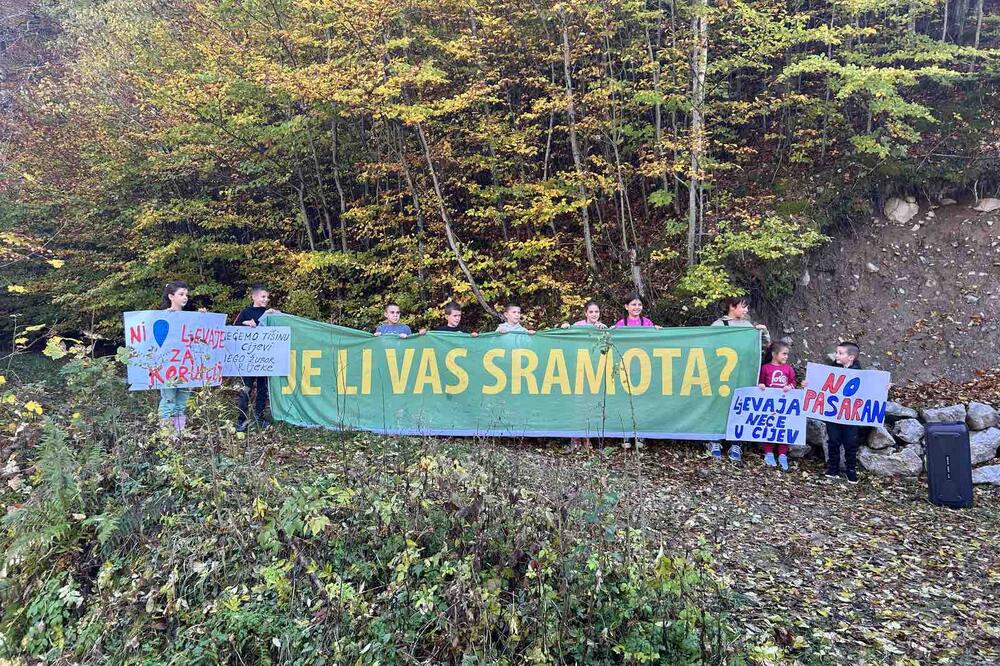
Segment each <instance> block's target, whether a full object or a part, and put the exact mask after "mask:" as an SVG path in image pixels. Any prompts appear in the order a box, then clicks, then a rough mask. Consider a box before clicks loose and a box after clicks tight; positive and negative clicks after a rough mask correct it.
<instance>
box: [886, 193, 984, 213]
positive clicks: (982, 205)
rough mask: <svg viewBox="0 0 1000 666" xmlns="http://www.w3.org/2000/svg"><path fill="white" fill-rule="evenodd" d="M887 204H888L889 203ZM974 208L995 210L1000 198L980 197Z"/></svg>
mask: <svg viewBox="0 0 1000 666" xmlns="http://www.w3.org/2000/svg"><path fill="white" fill-rule="evenodd" d="M890 201H891V199H890ZM886 205H887V206H888V205H889V204H886ZM974 210H978V211H979V212H981V213H992V212H993V211H995V210H1000V199H994V198H993V197H986V198H985V199H980V200H979V203H977V204H976V205H975V208H974Z"/></svg>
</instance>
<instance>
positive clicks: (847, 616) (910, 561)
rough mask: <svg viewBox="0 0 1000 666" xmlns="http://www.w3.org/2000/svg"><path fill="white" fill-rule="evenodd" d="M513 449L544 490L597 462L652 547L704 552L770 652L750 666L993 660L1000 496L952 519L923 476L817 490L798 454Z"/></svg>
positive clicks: (980, 495)
mask: <svg viewBox="0 0 1000 666" xmlns="http://www.w3.org/2000/svg"><path fill="white" fill-rule="evenodd" d="M504 448H507V447H504ZM511 448H515V447H511ZM515 450H516V451H517V455H516V458H517V463H516V464H518V465H522V466H525V468H527V469H532V470H534V471H535V472H537V473H538V474H540V475H544V477H546V478H548V487H551V488H553V489H556V488H566V487H572V485H568V486H567V485H565V484H572V483H573V480H572V478H573V477H574V476H575V475H578V474H581V473H588V472H587V471H586V470H587V469H588V467H587V465H586V463H587V461H588V460H590V461H593V460H594V459H595V458H597V459H599V458H602V457H603V458H605V459H606V463H607V464H608V465H610V469H611V470H612V473H613V474H616V475H621V477H622V478H623V479H624V480H626V481H627V483H626V484H625V486H626V487H628V488H630V490H629V491H628V495H629V501H632V502H636V503H638V504H639V505H640V507H641V510H640V512H639V513H640V515H641V516H642V517H643V518H642V521H641V522H642V523H643V524H644V526H645V528H646V529H647V530H649V531H650V532H652V533H653V536H654V537H655V538H657V539H658V540H661V541H662V542H663V543H664V544H666V545H667V546H668V547H674V548H677V549H681V550H685V549H692V548H696V547H698V544H699V543H702V542H704V543H705V544H707V547H708V548H710V549H711V551H712V553H713V557H714V558H715V560H716V562H717V568H718V570H719V571H720V572H722V573H723V574H724V576H725V579H726V580H727V581H728V583H729V585H730V586H731V588H732V590H733V592H734V596H735V604H736V606H735V608H734V609H732V613H731V615H732V618H733V620H734V621H735V622H736V623H737V624H738V625H739V626H740V627H741V628H742V629H743V630H744V632H745V637H746V639H747V641H748V643H749V644H751V645H758V646H759V645H761V644H765V645H768V644H770V645H773V647H774V648H775V651H774V655H773V657H772V658H771V659H770V660H765V661H759V662H758V663H771V664H900V665H904V664H905V665H910V664H912V665H916V664H932V663H949V664H960V665H965V666H971V665H975V666H986V665H987V664H990V665H996V664H1000V536H998V535H1000V510H998V508H997V507H1000V488H995V487H994V488H983V487H977V489H976V493H975V504H974V507H973V508H971V509H964V510H952V509H946V508H941V507H936V506H933V505H931V504H929V503H928V502H927V499H926V498H927V488H926V483H925V482H924V481H922V480H920V481H900V480H891V479H888V480H887V479H880V478H874V477H862V480H861V483H860V484H858V485H856V486H851V485H847V484H846V483H843V482H830V481H828V480H826V479H825V478H823V477H822V474H821V466H820V462H819V461H818V460H813V459H808V458H807V459H804V460H801V461H795V462H793V467H792V470H791V471H790V472H789V473H788V474H782V473H780V472H778V471H776V470H774V469H771V468H765V467H764V466H763V464H762V461H761V458H760V455H759V454H756V453H750V454H749V455H748V456H747V458H746V459H745V460H744V461H743V462H741V463H731V462H728V461H725V462H717V461H713V460H709V459H706V458H705V457H704V455H703V447H701V446H699V445H695V444H681V443H669V444H657V445H652V446H650V447H649V448H647V449H644V450H643V451H642V452H640V453H639V454H636V453H633V452H628V451H624V450H621V449H609V450H608V451H610V453H608V454H601V453H589V454H588V453H582V452H572V453H566V452H561V450H560V449H559V448H558V446H556V445H550V446H547V447H530V451H529V452H527V453H526V452H525V449H524V448H523V447H516V448H515ZM600 468H601V469H604V468H603V465H601V466H600ZM590 469H591V473H592V472H593V471H594V468H590ZM581 470H582V471H581ZM553 477H554V479H553ZM554 480H557V482H553V481H554Z"/></svg>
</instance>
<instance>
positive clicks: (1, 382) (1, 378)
mask: <svg viewBox="0 0 1000 666" xmlns="http://www.w3.org/2000/svg"><path fill="white" fill-rule="evenodd" d="M6 383H7V378H6V377H4V376H3V375H0V386H3V385H4V384H6Z"/></svg>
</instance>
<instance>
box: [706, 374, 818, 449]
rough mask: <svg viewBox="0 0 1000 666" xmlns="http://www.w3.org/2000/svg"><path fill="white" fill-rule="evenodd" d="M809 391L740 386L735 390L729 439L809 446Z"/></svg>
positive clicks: (728, 425)
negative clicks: (805, 402) (805, 401)
mask: <svg viewBox="0 0 1000 666" xmlns="http://www.w3.org/2000/svg"><path fill="white" fill-rule="evenodd" d="M804 394H805V391H803V390H802V389H792V390H789V391H785V390H783V389H776V388H768V389H761V388H756V387H752V388H738V389H736V390H735V391H734V392H733V401H732V403H731V404H730V406H729V421H728V423H727V424H726V441H730V442H767V443H770V444H788V445H789V446H805V445H806V417H805V414H804V413H803V412H802V400H803V397H804Z"/></svg>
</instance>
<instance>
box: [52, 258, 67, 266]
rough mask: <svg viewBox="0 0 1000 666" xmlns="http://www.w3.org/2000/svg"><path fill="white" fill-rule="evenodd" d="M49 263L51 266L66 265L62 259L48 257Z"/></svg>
mask: <svg viewBox="0 0 1000 666" xmlns="http://www.w3.org/2000/svg"><path fill="white" fill-rule="evenodd" d="M49 265H51V266H52V267H53V268H62V267H63V266H65V265H66V262H65V261H64V260H62V259H49Z"/></svg>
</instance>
